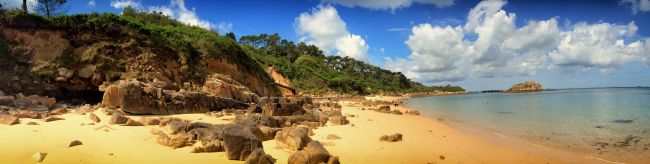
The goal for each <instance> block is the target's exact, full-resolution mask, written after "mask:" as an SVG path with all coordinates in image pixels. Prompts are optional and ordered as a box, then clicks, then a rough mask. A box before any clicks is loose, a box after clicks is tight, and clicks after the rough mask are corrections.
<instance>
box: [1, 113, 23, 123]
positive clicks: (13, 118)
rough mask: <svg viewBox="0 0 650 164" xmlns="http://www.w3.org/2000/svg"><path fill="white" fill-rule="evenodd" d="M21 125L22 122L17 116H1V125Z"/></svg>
mask: <svg viewBox="0 0 650 164" xmlns="http://www.w3.org/2000/svg"><path fill="white" fill-rule="evenodd" d="M18 123H20V120H19V118H18V117H16V116H11V115H0V124H5V125H15V124H18Z"/></svg>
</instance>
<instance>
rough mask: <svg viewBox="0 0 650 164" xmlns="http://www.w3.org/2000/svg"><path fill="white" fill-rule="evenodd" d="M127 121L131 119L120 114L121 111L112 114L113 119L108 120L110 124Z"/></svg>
mask: <svg viewBox="0 0 650 164" xmlns="http://www.w3.org/2000/svg"><path fill="white" fill-rule="evenodd" d="M127 121H129V118H128V117H126V116H124V115H122V114H120V113H113V115H112V116H111V119H110V120H109V121H108V123H109V124H125V123H126V122H127Z"/></svg>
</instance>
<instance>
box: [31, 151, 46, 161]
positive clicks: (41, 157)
mask: <svg viewBox="0 0 650 164" xmlns="http://www.w3.org/2000/svg"><path fill="white" fill-rule="evenodd" d="M45 156H47V153H42V152H37V153H36V154H34V155H33V156H32V158H34V160H36V161H37V162H43V160H45Z"/></svg>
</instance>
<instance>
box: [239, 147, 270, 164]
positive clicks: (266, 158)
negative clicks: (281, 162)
mask: <svg viewBox="0 0 650 164" xmlns="http://www.w3.org/2000/svg"><path fill="white" fill-rule="evenodd" d="M273 163H275V159H274V158H273V157H271V155H268V154H266V153H264V149H262V148H257V149H255V150H254V151H253V153H251V155H249V156H248V158H246V161H244V164H273Z"/></svg>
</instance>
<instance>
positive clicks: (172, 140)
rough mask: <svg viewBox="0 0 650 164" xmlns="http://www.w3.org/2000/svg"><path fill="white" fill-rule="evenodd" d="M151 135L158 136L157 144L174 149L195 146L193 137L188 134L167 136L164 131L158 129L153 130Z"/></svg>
mask: <svg viewBox="0 0 650 164" xmlns="http://www.w3.org/2000/svg"><path fill="white" fill-rule="evenodd" d="M151 133H152V134H153V135H156V136H157V137H156V142H158V144H160V145H163V146H167V147H171V148H174V149H176V148H182V147H185V146H191V145H193V144H194V140H193V139H192V135H191V134H188V133H179V134H166V133H164V132H163V131H160V130H156V129H153V130H152V131H151Z"/></svg>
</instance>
